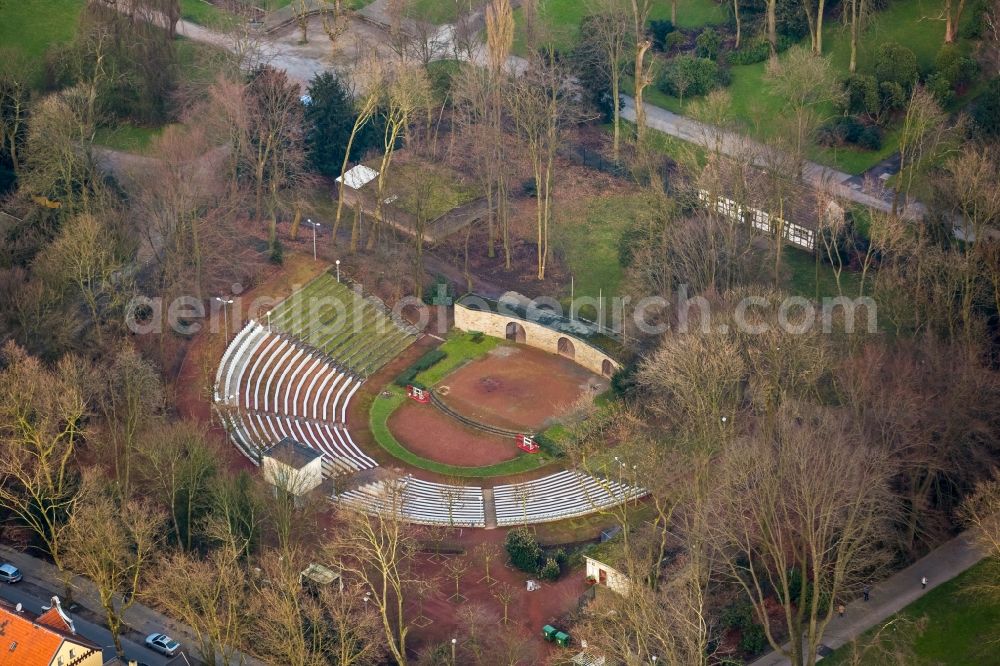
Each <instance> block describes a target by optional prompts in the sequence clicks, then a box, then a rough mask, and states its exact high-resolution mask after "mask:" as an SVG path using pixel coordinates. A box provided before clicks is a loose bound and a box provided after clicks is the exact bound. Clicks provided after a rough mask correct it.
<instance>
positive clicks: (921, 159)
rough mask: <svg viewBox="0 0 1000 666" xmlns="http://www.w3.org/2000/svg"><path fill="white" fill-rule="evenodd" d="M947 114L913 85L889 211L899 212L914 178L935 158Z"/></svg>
mask: <svg viewBox="0 0 1000 666" xmlns="http://www.w3.org/2000/svg"><path fill="white" fill-rule="evenodd" d="M947 123H948V116H947V114H946V113H945V112H944V111H943V110H942V109H941V107H940V106H939V105H938V103H937V100H935V99H934V96H933V95H932V94H931V93H930V92H928V91H927V90H926V89H924V88H923V87H922V86H919V85H918V86H914V88H913V92H912V93H911V94H910V101H909V103H908V104H907V105H906V115H905V117H904V118H903V126H902V128H901V129H900V132H899V175H898V176H897V177H896V182H895V186H894V188H893V189H894V196H893V199H892V212H893V213H894V214H899V213H902V211H903V210H904V209H905V207H906V203H907V200H908V199H909V196H910V189H911V188H912V187H913V182H914V179H915V178H916V177H917V176H918V175H919V174H920V172H921V170H922V169H923V168H925V167H926V166H927V165H928V164H929V163H930V162H931V161H933V160H935V159H936V158H937V157H938V156H939V155H940V151H941V150H942V148H943V147H944V146H945V145H946V144H945V142H946V140H947V138H948V124H947Z"/></svg>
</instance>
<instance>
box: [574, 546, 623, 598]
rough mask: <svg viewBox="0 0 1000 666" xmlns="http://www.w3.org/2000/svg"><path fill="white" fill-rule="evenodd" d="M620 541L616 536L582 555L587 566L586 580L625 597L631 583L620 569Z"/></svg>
mask: <svg viewBox="0 0 1000 666" xmlns="http://www.w3.org/2000/svg"><path fill="white" fill-rule="evenodd" d="M621 544H622V540H621V538H619V537H618V535H617V534H616V535H615V536H613V537H612V538H610V539H608V540H607V541H604V542H603V543H601V544H598V545H597V546H594V547H592V548H590V550H589V551H587V552H585V553H584V555H583V560H584V562H585V563H586V565H587V578H588V579H589V580H592V581H594V582H595V583H596V584H597V585H603V586H604V587H606V588H608V589H610V590H614V591H615V592H617V593H618V594H622V595H626V594H628V592H629V586H630V585H631V582H630V581H629V579H628V576H626V575H625V574H624V573H622V571H621V569H622V566H621V559H622V546H621Z"/></svg>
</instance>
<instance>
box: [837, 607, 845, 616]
mask: <svg viewBox="0 0 1000 666" xmlns="http://www.w3.org/2000/svg"><path fill="white" fill-rule="evenodd" d="M846 610H847V608H845V607H844V604H840V605H839V606H837V615H839V616H840V617H844V611H846Z"/></svg>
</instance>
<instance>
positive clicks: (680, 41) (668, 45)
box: [663, 30, 688, 52]
mask: <svg viewBox="0 0 1000 666" xmlns="http://www.w3.org/2000/svg"><path fill="white" fill-rule="evenodd" d="M687 40H688V38H687V35H685V34H684V33H683V32H680V31H679V30H675V31H673V32H672V33H670V34H669V35H667V39H666V40H665V41H664V43H663V50H664V52H668V51H673V50H674V49H679V48H680V47H682V46H684V45H685V44H686V43H687Z"/></svg>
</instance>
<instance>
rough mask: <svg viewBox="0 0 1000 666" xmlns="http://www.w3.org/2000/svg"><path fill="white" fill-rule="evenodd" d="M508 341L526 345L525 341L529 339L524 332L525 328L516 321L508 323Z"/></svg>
mask: <svg viewBox="0 0 1000 666" xmlns="http://www.w3.org/2000/svg"><path fill="white" fill-rule="evenodd" d="M507 339H508V340H510V341H511V342H517V343H519V344H524V341H525V340H526V339H527V335H526V334H525V332H524V326H521V325H520V324H518V323H517V322H516V321H512V322H508V323H507Z"/></svg>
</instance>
